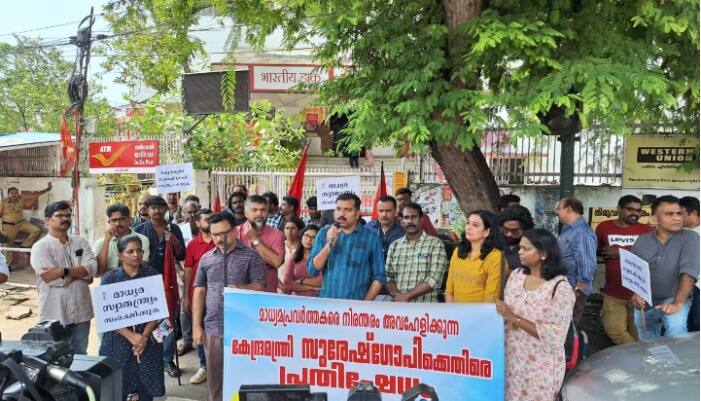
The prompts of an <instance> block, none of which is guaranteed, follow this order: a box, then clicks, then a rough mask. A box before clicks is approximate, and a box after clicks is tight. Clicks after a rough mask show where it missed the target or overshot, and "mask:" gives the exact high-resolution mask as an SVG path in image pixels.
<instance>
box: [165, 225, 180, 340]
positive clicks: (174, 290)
mask: <svg viewBox="0 0 701 401" xmlns="http://www.w3.org/2000/svg"><path fill="white" fill-rule="evenodd" d="M171 235H172V234H171ZM163 288H164V289H165V292H166V305H168V319H170V323H171V324H172V325H173V327H174V328H175V315H176V314H177V313H179V310H178V304H179V303H180V294H179V293H178V277H177V275H176V273H175V257H174V255H173V244H171V243H169V242H167V243H166V252H165V259H164V260H163Z"/></svg>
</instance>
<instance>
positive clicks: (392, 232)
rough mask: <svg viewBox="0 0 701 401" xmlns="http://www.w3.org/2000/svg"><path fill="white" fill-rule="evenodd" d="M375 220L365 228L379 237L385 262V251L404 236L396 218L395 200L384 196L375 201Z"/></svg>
mask: <svg viewBox="0 0 701 401" xmlns="http://www.w3.org/2000/svg"><path fill="white" fill-rule="evenodd" d="M377 214H378V218H377V220H372V221H371V222H369V223H368V224H366V225H365V228H367V229H368V230H370V231H372V232H374V233H375V234H377V235H378V236H379V237H380V243H381V244H382V254H383V255H384V259H385V261H386V260H387V251H389V246H390V245H392V243H393V242H394V241H396V240H398V239H400V238H402V237H403V236H404V229H403V228H402V225H401V224H399V219H398V218H397V200H396V199H394V198H393V197H391V196H388V195H385V196H382V197H380V199H378V200H377Z"/></svg>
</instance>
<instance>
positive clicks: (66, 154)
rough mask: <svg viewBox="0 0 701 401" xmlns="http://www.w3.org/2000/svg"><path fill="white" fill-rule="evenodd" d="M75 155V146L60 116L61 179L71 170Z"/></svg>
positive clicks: (63, 118) (62, 117) (63, 117)
mask: <svg viewBox="0 0 701 401" xmlns="http://www.w3.org/2000/svg"><path fill="white" fill-rule="evenodd" d="M75 153H76V152H75V145H74V144H73V140H72V139H71V131H70V130H69V129H68V122H66V117H65V116H61V171H60V174H61V177H65V176H66V175H68V173H70V172H71V171H72V170H73V165H74V163H75V158H76V154H75Z"/></svg>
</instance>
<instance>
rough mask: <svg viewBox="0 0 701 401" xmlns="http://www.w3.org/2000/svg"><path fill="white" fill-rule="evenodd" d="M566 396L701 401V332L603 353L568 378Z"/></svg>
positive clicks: (582, 400) (588, 400)
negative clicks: (700, 389) (700, 348)
mask: <svg viewBox="0 0 701 401" xmlns="http://www.w3.org/2000/svg"><path fill="white" fill-rule="evenodd" d="M670 351H671V353H670ZM561 395H562V400H563V401H687V400H688V401H698V400H699V333H694V334H693V335H692V336H691V337H689V338H669V337H661V338H660V339H659V340H657V341H651V342H636V343H631V344H626V345H619V346H615V347H610V348H607V349H605V350H602V351H600V352H597V353H596V354H594V355H592V356H591V357H590V358H588V359H585V360H583V361H581V362H580V363H579V364H578V365H577V367H576V368H575V369H574V370H572V372H570V373H569V374H568V375H567V378H566V380H565V384H564V385H563V388H562V394H561Z"/></svg>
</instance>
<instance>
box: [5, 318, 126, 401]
mask: <svg viewBox="0 0 701 401" xmlns="http://www.w3.org/2000/svg"><path fill="white" fill-rule="evenodd" d="M67 337H68V333H67V332H66V329H65V328H64V327H63V326H61V324H60V323H59V322H57V321H53V320H49V321H42V322H39V324H37V325H36V326H35V327H33V328H31V329H29V331H28V332H27V333H26V334H25V335H24V336H22V339H21V340H20V341H2V340H0V400H2V401H5V400H23V401H118V400H120V399H121V397H122V374H121V368H120V366H119V364H118V363H117V361H115V360H114V359H112V358H106V357H100V356H87V355H74V354H73V349H72V348H71V346H70V345H69V344H68V342H67V341H66V338H67Z"/></svg>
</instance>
